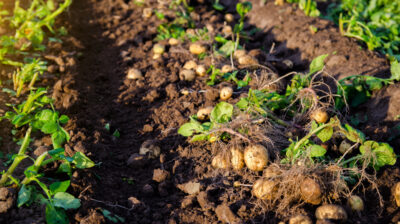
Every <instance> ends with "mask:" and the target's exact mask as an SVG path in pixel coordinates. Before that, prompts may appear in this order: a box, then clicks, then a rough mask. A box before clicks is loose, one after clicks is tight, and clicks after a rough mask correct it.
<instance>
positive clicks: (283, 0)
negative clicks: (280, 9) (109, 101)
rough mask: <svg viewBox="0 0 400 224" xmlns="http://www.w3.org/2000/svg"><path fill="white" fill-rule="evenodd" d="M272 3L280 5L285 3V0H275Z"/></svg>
mask: <svg viewBox="0 0 400 224" xmlns="http://www.w3.org/2000/svg"><path fill="white" fill-rule="evenodd" d="M274 4H275V5H279V6H282V5H284V4H285V0H275V2H274Z"/></svg>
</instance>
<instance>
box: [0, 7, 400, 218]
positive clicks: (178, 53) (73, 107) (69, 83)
mask: <svg viewBox="0 0 400 224" xmlns="http://www.w3.org/2000/svg"><path fill="white" fill-rule="evenodd" d="M221 3H222V4H225V5H226V6H232V5H234V2H233V1H228V0H225V1H221ZM156 5H157V1H155V0H151V1H146V7H155V6H156ZM143 8H144V7H139V6H137V5H135V4H134V3H133V1H124V0H117V1H112V0H87V1H78V0H76V1H74V3H73V4H72V6H71V7H70V9H69V12H68V13H67V14H64V16H63V18H62V20H61V21H60V23H62V24H63V25H64V26H66V27H67V29H68V30H69V37H65V38H64V39H63V44H54V45H53V46H50V49H51V50H50V52H47V58H48V60H49V61H51V65H52V66H53V67H52V68H53V69H54V71H55V73H60V74H61V76H60V79H59V80H58V81H56V80H57V79H56V78H57V77H53V76H51V74H50V73H49V77H48V78H45V79H43V80H42V82H41V85H42V86H53V88H52V90H51V91H52V92H51V94H52V96H53V98H55V99H56V103H55V105H56V107H57V109H58V110H59V111H60V112H61V113H63V114H67V115H68V116H69V117H70V118H71V120H70V121H69V122H68V125H67V127H66V129H67V131H68V132H69V133H70V135H71V140H70V142H68V144H67V145H66V147H65V148H66V152H67V153H68V154H69V155H72V154H73V153H74V152H83V153H85V154H86V155H87V156H89V157H90V158H91V159H92V160H93V161H95V162H96V163H97V166H96V167H94V168H92V169H89V170H79V171H75V172H74V174H73V179H72V183H71V188H70V189H69V191H70V193H72V194H74V195H75V196H76V197H78V198H80V199H81V203H82V206H81V207H80V208H79V209H78V210H76V211H70V212H69V217H70V221H71V223H112V222H111V221H110V220H108V219H107V218H106V217H105V216H104V215H103V213H102V210H103V209H107V210H109V211H111V212H112V213H114V214H117V215H118V216H121V217H123V218H124V219H125V223H171V224H172V223H217V222H222V223H263V222H266V223H278V222H279V221H285V222H286V221H287V220H288V218H289V214H288V216H286V217H280V216H279V217H277V216H275V214H274V211H269V210H267V209H265V207H263V206H262V204H261V203H260V202H259V201H258V200H257V199H255V198H254V197H252V194H251V188H250V187H246V186H243V187H239V188H237V187H236V188H235V187H234V186H233V182H234V181H240V182H242V183H246V184H252V183H253V182H254V180H255V178H256V177H257V176H258V175H259V174H258V173H255V172H250V171H247V170H246V171H245V170H243V171H220V170H215V169H214V168H212V167H211V159H212V155H213V154H215V153H216V152H217V151H218V145H217V144H210V143H190V144H189V143H188V141H187V139H186V138H184V137H182V136H180V135H178V134H177V129H178V128H179V127H180V125H182V124H183V123H185V122H187V119H188V117H189V116H190V115H192V114H195V113H196V112H197V110H198V109H199V108H201V107H205V106H214V105H215V104H216V103H218V99H217V98H218V89H219V88H220V87H222V86H223V85H224V84H221V85H218V86H216V87H210V86H207V85H206V84H205V79H206V78H198V79H196V81H194V82H192V83H190V82H185V81H181V80H180V79H179V71H180V68H181V67H182V66H183V64H184V63H185V62H186V61H187V60H189V59H192V60H197V58H196V57H194V56H192V55H191V54H190V53H189V51H188V50H186V49H188V45H187V44H184V45H183V46H178V47H170V48H169V49H168V50H167V51H166V52H168V53H164V54H163V55H162V57H161V58H159V59H153V52H152V47H153V44H154V41H153V39H154V38H155V37H156V35H157V29H156V28H157V26H158V25H159V24H160V23H161V22H160V20H158V19H157V18H156V17H155V16H153V17H151V18H149V19H144V18H143V17H142V10H143ZM231 8H232V7H231ZM230 10H234V8H232V9H230ZM196 12H197V13H198V15H199V16H198V18H197V20H196V25H197V26H200V27H201V26H204V25H205V24H208V23H209V24H212V25H213V26H214V28H215V29H220V28H221V27H222V24H223V15H222V14H219V13H216V12H213V11H212V10H210V9H209V8H206V7H203V6H202V5H197V6H196ZM232 12H234V11H232ZM310 25H313V26H315V27H317V28H318V32H317V33H315V34H312V33H311V32H310V30H309V26H310ZM254 27H257V28H259V30H258V32H257V33H256V34H255V35H254V38H253V40H252V41H250V42H249V43H247V44H246V49H248V50H252V49H264V50H267V51H268V52H269V54H267V56H266V57H264V58H263V59H264V61H265V64H268V65H271V66H272V67H273V68H274V69H275V70H276V71H277V72H278V74H279V75H284V74H286V73H287V72H288V71H292V70H295V71H304V70H306V69H307V67H308V65H309V63H310V61H311V60H312V59H313V58H314V57H316V56H318V55H321V54H324V53H330V54H331V56H329V58H328V59H327V66H326V71H327V72H328V73H330V74H331V75H333V76H334V77H336V78H343V77H346V76H349V75H353V74H365V75H376V76H379V77H386V76H388V75H389V64H388V62H387V60H386V59H385V58H384V57H383V56H381V55H379V54H377V53H375V52H370V51H367V50H365V49H362V48H361V47H360V45H359V44H358V43H357V42H355V41H354V40H351V39H348V38H345V37H342V36H341V35H340V33H339V31H338V29H337V27H335V26H334V25H333V24H332V23H331V22H329V21H325V20H321V19H318V18H309V17H306V16H304V15H303V13H302V12H301V11H300V10H298V9H295V8H293V7H292V6H290V5H288V4H286V5H284V6H275V5H274V3H273V1H268V2H267V3H266V5H263V6H262V5H260V1H253V10H252V12H251V13H250V14H249V19H248V21H247V22H246V26H245V29H250V28H254ZM253 52H256V51H253ZM334 52H335V53H334ZM256 53H257V52H256ZM260 58H261V59H262V57H260ZM205 60H206V61H207V60H211V59H207V58H206V59H205ZM285 60H290V61H292V62H293V68H291V69H289V68H287V66H285V64H284V61H285ZM130 68H136V69H139V70H141V71H142V73H143V76H144V78H143V79H139V80H129V79H127V78H126V72H127V71H128V69H130ZM5 74H7V73H5ZM183 88H186V89H189V90H191V91H190V93H189V94H188V95H182V94H181V93H180V90H181V89H183ZM199 90H202V91H199ZM246 91H247V89H243V90H241V92H236V94H235V95H234V98H233V99H230V100H229V101H228V102H230V103H233V102H237V100H238V98H239V97H240V95H241V94H242V93H246ZM399 91H400V85H399V84H398V83H397V84H395V85H391V86H388V87H385V88H383V89H382V90H380V91H378V92H376V93H374V95H373V97H372V99H371V100H369V101H368V102H367V103H365V104H363V105H361V106H360V107H359V108H356V109H355V111H354V112H355V113H361V115H366V116H367V119H366V122H364V123H362V124H361V125H360V126H359V128H361V129H362V130H364V131H366V133H367V135H369V136H370V137H371V138H372V139H375V140H380V141H381V140H382V141H388V139H389V138H390V136H391V134H392V133H393V132H392V130H393V129H392V128H393V127H395V126H396V125H397V124H399V123H400V122H399V120H398V118H397V116H398V113H399V112H398V111H400V99H399V96H400V93H399ZM0 94H1V95H0V97H1V99H2V101H4V102H9V97H8V95H7V94H5V93H0ZM0 105H2V106H0V109H1V110H0V112H2V110H3V111H6V110H7V109H8V108H7V107H5V106H3V104H0ZM3 107H4V108H3ZM3 113H4V112H3ZM396 119H397V120H396ZM107 124H109V125H110V130H107V129H106V125H107ZM0 128H1V133H0V134H1V135H2V136H9V132H10V130H11V128H10V126H9V125H8V124H7V122H5V121H2V122H1V123H0ZM115 131H118V132H119V133H120V137H116V136H115V135H113V133H115ZM4 142H5V143H6V144H9V145H10V147H9V148H7V149H6V150H5V152H11V151H13V150H16V146H15V145H14V144H13V143H12V139H4ZM143 143H146V145H151V147H147V148H151V150H153V151H154V150H155V151H156V149H157V148H159V149H160V151H161V154H160V155H159V156H150V157H149V156H142V155H139V151H140V148H141V146H142V144H143ZM390 143H391V144H392V145H393V146H397V147H399V146H400V139H399V138H394V139H392V140H391V141H390ZM46 145H49V141H48V139H47V140H46V138H41V136H37V142H36V145H35V146H46ZM396 153H397V154H398V153H400V152H398V151H397V152H396ZM154 154H157V153H154ZM378 175H379V180H380V182H379V186H380V189H381V191H382V196H383V198H384V200H385V205H384V208H383V209H377V202H376V198H375V197H376V195H374V194H372V193H371V192H369V191H367V192H366V194H365V195H363V198H364V199H365V200H366V209H365V211H364V212H363V213H362V214H350V217H349V220H348V221H349V222H351V223H366V222H368V223H388V222H397V221H398V220H400V213H399V211H398V209H397V207H396V206H395V203H394V201H393V200H392V199H391V194H390V192H391V188H392V187H393V186H394V184H395V183H396V182H397V181H399V180H400V169H399V168H398V165H397V164H396V166H394V167H392V168H390V169H385V170H382V171H381V172H380V173H378ZM10 192H11V191H10ZM10 195H12V196H10V197H15V196H14V195H13V194H11V193H10ZM0 199H1V201H0V203H3V201H6V200H7V199H3V198H0ZM343 204H345V203H343ZM315 208H316V206H303V207H302V208H300V209H299V210H297V212H298V213H302V214H308V215H309V216H310V217H314V211H315ZM11 217H12V218H11ZM10 220H12V222H10ZM0 221H1V222H7V223H44V218H43V208H40V207H32V208H19V209H17V208H16V206H14V207H13V208H11V209H9V212H7V213H6V214H4V215H3V216H2V217H0Z"/></svg>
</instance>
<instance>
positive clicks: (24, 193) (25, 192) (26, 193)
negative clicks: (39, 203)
mask: <svg viewBox="0 0 400 224" xmlns="http://www.w3.org/2000/svg"><path fill="white" fill-rule="evenodd" d="M32 187H33V186H30V185H28V186H27V185H25V184H23V185H22V187H21V189H20V190H19V192H18V199H17V205H18V208H19V207H21V206H22V205H24V204H25V203H27V202H28V201H29V200H30V199H31V195H32Z"/></svg>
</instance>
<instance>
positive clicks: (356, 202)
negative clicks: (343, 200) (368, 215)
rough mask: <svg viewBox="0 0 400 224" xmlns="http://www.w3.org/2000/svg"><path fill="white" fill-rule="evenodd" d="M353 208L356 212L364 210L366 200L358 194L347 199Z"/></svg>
mask: <svg viewBox="0 0 400 224" xmlns="http://www.w3.org/2000/svg"><path fill="white" fill-rule="evenodd" d="M347 202H348V204H349V207H350V208H351V210H353V211H356V212H361V211H362V210H364V201H363V200H362V198H361V197H359V196H357V195H352V196H350V198H349V200H348V201H347Z"/></svg>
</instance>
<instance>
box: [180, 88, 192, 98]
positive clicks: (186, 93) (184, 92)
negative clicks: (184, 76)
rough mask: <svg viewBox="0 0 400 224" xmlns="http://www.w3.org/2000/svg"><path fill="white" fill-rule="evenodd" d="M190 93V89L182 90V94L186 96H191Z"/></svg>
mask: <svg viewBox="0 0 400 224" xmlns="http://www.w3.org/2000/svg"><path fill="white" fill-rule="evenodd" d="M189 93H190V91H189V90H188V89H181V94H182V95H184V96H187V95H189Z"/></svg>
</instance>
